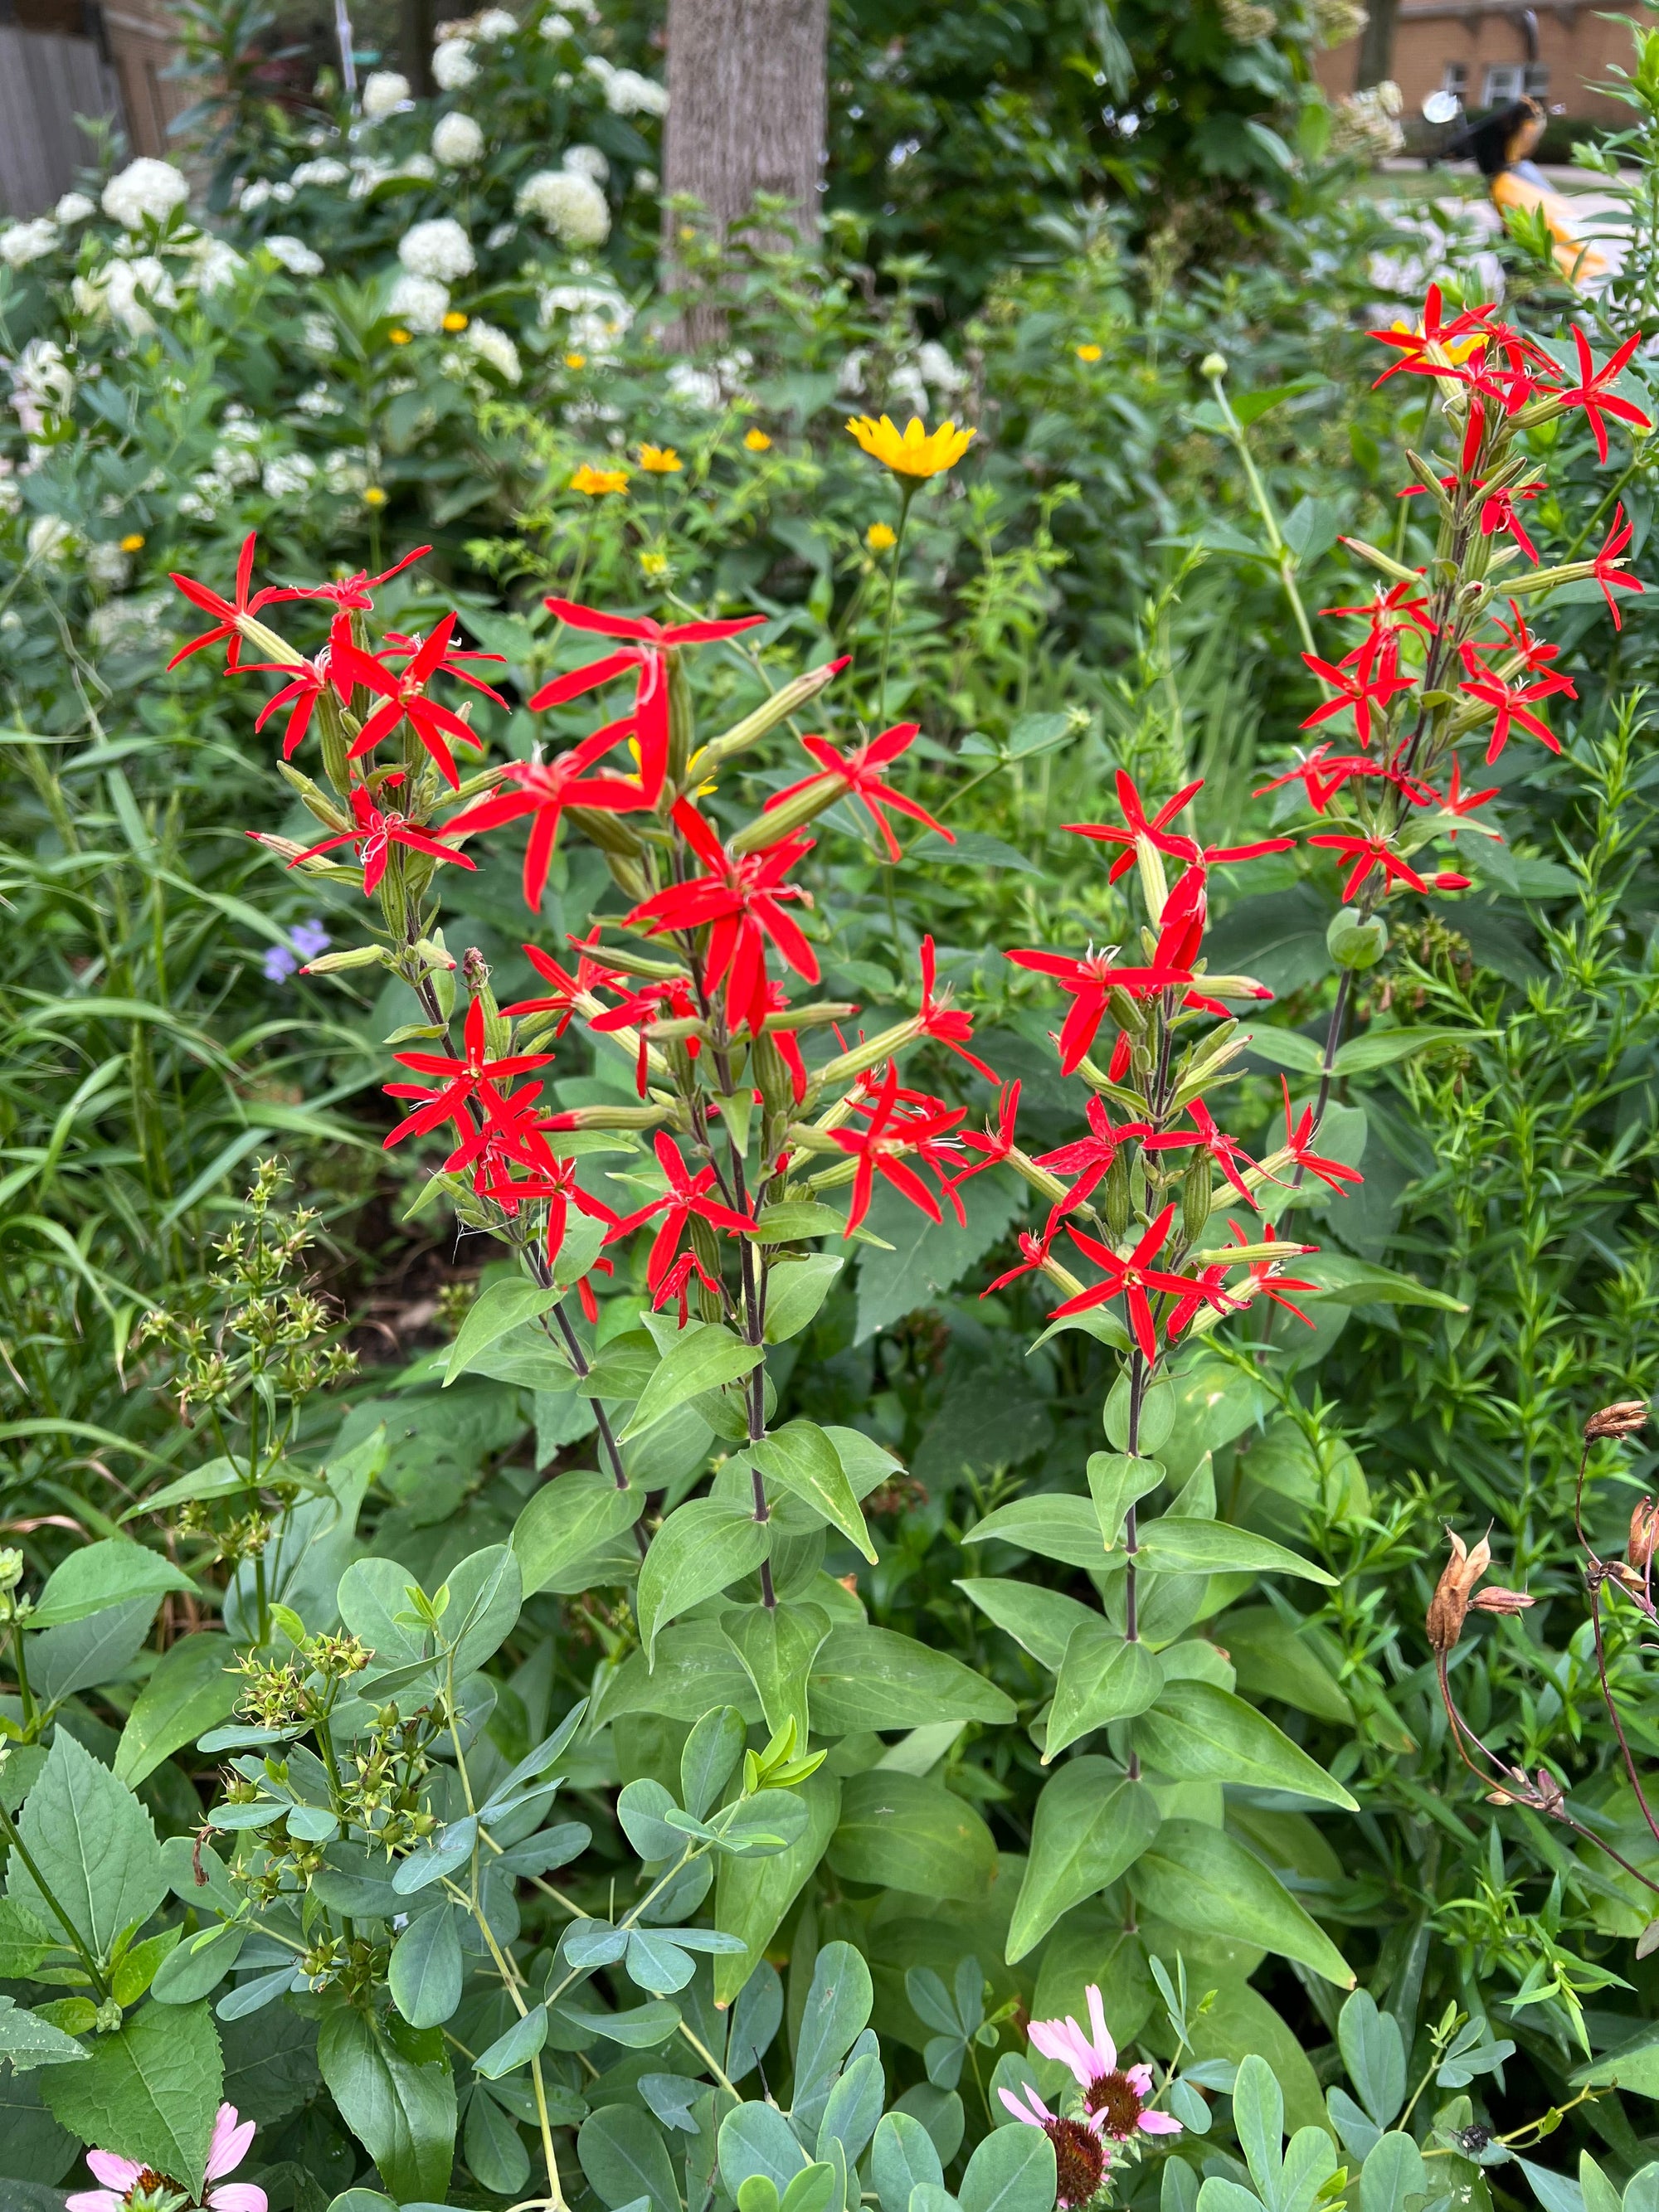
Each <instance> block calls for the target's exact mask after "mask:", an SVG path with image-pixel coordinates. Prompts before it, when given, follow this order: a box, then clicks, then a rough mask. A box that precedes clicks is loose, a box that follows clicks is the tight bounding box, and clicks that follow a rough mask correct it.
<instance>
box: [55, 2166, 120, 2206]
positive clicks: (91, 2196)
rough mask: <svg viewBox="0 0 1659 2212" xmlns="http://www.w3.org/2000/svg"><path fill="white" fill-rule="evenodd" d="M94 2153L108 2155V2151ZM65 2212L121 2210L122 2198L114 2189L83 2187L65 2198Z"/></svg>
mask: <svg viewBox="0 0 1659 2212" xmlns="http://www.w3.org/2000/svg"><path fill="white" fill-rule="evenodd" d="M94 2155H104V2156H107V2153H103V2154H96V2153H94ZM64 2212H121V2199H120V2198H119V2197H118V2196H117V2195H116V2193H115V2191H113V2190H112V2189H82V2190H79V2191H76V2194H75V2195H74V2196H73V2197H65V2198H64Z"/></svg>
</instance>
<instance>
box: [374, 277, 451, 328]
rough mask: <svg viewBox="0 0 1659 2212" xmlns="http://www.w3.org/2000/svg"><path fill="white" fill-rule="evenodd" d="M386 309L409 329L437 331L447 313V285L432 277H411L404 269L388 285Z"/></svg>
mask: <svg viewBox="0 0 1659 2212" xmlns="http://www.w3.org/2000/svg"><path fill="white" fill-rule="evenodd" d="M386 313H387V314H389V315H390V316H391V317H392V319H393V320H394V321H396V322H399V323H402V324H403V325H404V326H405V328H407V329H409V330H411V331H441V329H442V328H443V326H444V317H445V316H446V315H447V313H449V287H448V285H447V284H441V283H439V282H438V280H437V278H436V277H435V276H410V275H409V274H408V272H407V271H405V272H404V275H403V276H400V277H399V278H398V281H397V283H395V284H394V285H393V286H392V294H391V297H390V298H389V299H388V300H387V301H386Z"/></svg>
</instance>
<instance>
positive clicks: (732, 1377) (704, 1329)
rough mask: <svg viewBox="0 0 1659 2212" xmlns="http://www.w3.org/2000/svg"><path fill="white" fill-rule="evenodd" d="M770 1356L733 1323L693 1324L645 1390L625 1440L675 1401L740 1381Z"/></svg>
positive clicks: (661, 1415)
mask: <svg viewBox="0 0 1659 2212" xmlns="http://www.w3.org/2000/svg"><path fill="white" fill-rule="evenodd" d="M765 1356H766V1355H765V1352H763V1349H762V1347H761V1346H759V1345H757V1344H744V1343H743V1342H742V1341H741V1340H740V1339H738V1337H735V1336H733V1335H732V1332H731V1330H730V1329H727V1328H720V1327H718V1326H717V1325H715V1324H714V1323H710V1322H704V1323H703V1324H702V1325H701V1326H696V1325H688V1327H687V1328H686V1329H685V1331H684V1334H683V1335H682V1336H681V1337H680V1339H679V1340H678V1343H677V1344H675V1346H673V1348H672V1349H671V1351H670V1352H666V1353H665V1355H664V1357H663V1359H662V1362H661V1364H659V1367H658V1368H657V1370H656V1372H655V1373H654V1374H653V1376H652V1377H651V1380H650V1381H649V1382H648V1383H647V1384H646V1386H645V1388H644V1389H643V1390H641V1393H640V1398H639V1403H638V1404H637V1405H636V1406H635V1408H634V1413H633V1417H632V1419H630V1420H629V1424H628V1426H627V1427H626V1428H625V1429H624V1430H623V1432H622V1437H621V1441H622V1442H623V1443H627V1442H628V1440H629V1437H637V1436H641V1435H643V1433H644V1432H645V1431H646V1430H647V1429H648V1428H651V1427H653V1426H654V1425H655V1424H656V1423H657V1422H658V1421H660V1420H661V1419H663V1418H664V1416H665V1414H668V1413H672V1412H673V1410H674V1408H675V1407H676V1406H684V1404H685V1403H686V1402H687V1401H688V1400H690V1399H692V1398H700V1397H701V1396H702V1394H703V1392H704V1391H705V1390H718V1389H720V1387H721V1386H722V1384H724V1383H735V1382H736V1381H737V1380H738V1377H739V1376H744V1375H747V1374H748V1373H749V1372H750V1370H751V1369H753V1368H756V1367H757V1366H759V1364H760V1363H761V1361H762V1360H763V1358H765Z"/></svg>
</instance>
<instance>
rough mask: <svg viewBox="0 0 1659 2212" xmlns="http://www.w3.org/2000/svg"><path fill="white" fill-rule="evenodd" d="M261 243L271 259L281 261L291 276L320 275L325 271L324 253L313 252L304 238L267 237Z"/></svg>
mask: <svg viewBox="0 0 1659 2212" xmlns="http://www.w3.org/2000/svg"><path fill="white" fill-rule="evenodd" d="M260 243H261V244H262V245H263V246H264V249H265V252H267V253H268V254H269V255H270V258H271V259H272V260H273V261H276V262H280V263H281V264H282V266H283V268H284V269H286V270H287V271H288V273H289V276H321V275H322V273H323V257H322V255H321V254H320V253H313V251H312V249H311V248H310V246H307V244H306V243H305V241H304V240H303V239H299V238H283V237H276V238H266V239H262V240H260Z"/></svg>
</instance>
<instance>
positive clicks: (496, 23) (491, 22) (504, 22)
mask: <svg viewBox="0 0 1659 2212" xmlns="http://www.w3.org/2000/svg"><path fill="white" fill-rule="evenodd" d="M518 27H519V19H518V17H517V16H516V15H508V13H507V9H505V8H486V9H484V11H483V15H480V16H479V18H478V20H477V22H476V23H474V25H473V26H472V35H473V37H474V38H475V39H482V40H483V42H484V44H485V46H497V45H499V44H500V42H501V40H503V39H510V38H511V37H512V36H513V33H514V32H515V31H516V30H517V29H518Z"/></svg>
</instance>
